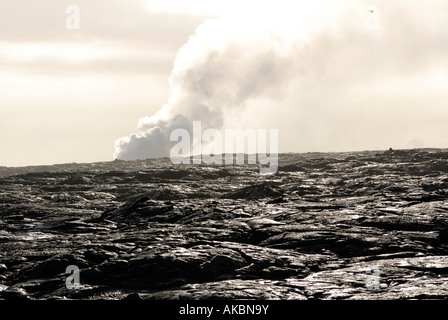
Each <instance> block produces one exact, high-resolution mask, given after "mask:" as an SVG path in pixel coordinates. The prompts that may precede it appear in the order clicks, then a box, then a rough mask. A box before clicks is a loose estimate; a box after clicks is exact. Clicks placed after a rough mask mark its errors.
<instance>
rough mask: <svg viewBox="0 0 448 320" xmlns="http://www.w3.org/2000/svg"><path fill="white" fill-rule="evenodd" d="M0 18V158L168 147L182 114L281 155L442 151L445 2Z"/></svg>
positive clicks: (82, 158)
mask: <svg viewBox="0 0 448 320" xmlns="http://www.w3.org/2000/svg"><path fill="white" fill-rule="evenodd" d="M70 5H74V6H76V7H77V8H79V29H78V28H75V29H73V30H71V29H70V28H68V27H67V19H70V16H71V14H70V13H67V11H66V10H67V7H68V6H70ZM24 8H26V10H25V9H24ZM0 26H1V28H0V67H1V68H2V73H0V137H1V139H0V148H1V150H2V152H1V153H0V166H7V167H19V166H39V165H52V164H65V163H94V162H103V161H113V160H114V157H118V158H121V159H132V158H137V157H150V156H157V155H158V154H166V152H167V150H168V146H167V144H166V139H167V137H168V136H169V133H170V132H171V131H172V130H173V129H174V128H176V127H179V126H180V127H188V125H189V123H190V122H191V121H194V120H201V121H202V122H203V123H204V126H206V127H210V128H216V129H218V130H224V129H225V128H241V129H247V128H255V129H271V128H274V129H278V130H279V153H306V152H356V151H376V150H387V149H389V148H393V149H414V148H442V149H443V148H447V147H448V143H447V142H446V138H447V137H448V124H447V121H446V120H447V119H448V108H447V107H446V106H445V102H446V101H448V99H447V98H448V72H447V71H448V61H447V60H446V55H447V53H448V38H447V37H446V35H445V33H446V32H445V30H447V27H448V3H447V2H446V1H442V0H431V1H427V2H424V3H423V2H417V1H404V0H398V1H394V2H393V3H391V2H390V1H389V2H388V1H385V0H375V1H363V0H362V1H356V0H343V1H338V3H337V4H335V3H332V2H331V1H325V0H321V1H316V2H313V3H309V2H306V1H288V0H277V1H271V0H265V1H253V0H246V1H244V2H241V1H240V2H238V1H234V0H230V1H226V3H222V2H219V1H215V0H206V1H204V0H190V1H188V2H185V1H181V0H128V1H124V0H113V1H106V0H98V1H94V2H92V1H87V0H75V1H68V0H62V1H60V0H43V1H40V2H31V3H30V2H29V1H26V0H18V1H14V2H4V3H1V4H0ZM155 128H156V129H157V130H155Z"/></svg>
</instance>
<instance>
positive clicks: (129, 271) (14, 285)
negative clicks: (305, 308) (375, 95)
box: [0, 149, 448, 299]
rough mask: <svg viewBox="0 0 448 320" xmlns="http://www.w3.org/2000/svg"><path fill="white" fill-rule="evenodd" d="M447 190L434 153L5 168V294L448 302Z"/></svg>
mask: <svg viewBox="0 0 448 320" xmlns="http://www.w3.org/2000/svg"><path fill="white" fill-rule="evenodd" d="M447 191H448V151H446V150H432V149H431V150H430V149H427V150H423V149H420V150H402V151H394V152H389V151H387V152H360V153H326V154H316V153H313V154H282V155H280V167H279V171H278V173H277V174H276V175H274V176H259V175H258V168H257V167H255V166H249V165H247V166H197V165H191V166H187V165H180V166H172V165H171V163H170V161H169V159H159V160H147V161H133V162H125V161H114V162H105V163H94V164H66V165H55V166H47V167H27V168H5V167H0V299H221V298H223V299H241V298H243V299H445V298H446V297H448V202H447V199H448V193H447ZM69 265H76V266H78V267H79V268H80V270H81V271H80V276H81V288H80V289H77V290H70V289H67V288H66V286H65V279H66V277H67V276H68V274H65V269H66V267H67V266H69ZM375 269H376V270H377V271H378V272H379V277H377V276H372V275H369V272H371V271H372V270H375ZM369 270H370V271H369ZM372 279H373V280H374V281H373V284H374V285H373V286H369V285H368V284H372Z"/></svg>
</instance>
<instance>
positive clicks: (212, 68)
mask: <svg viewBox="0 0 448 320" xmlns="http://www.w3.org/2000/svg"><path fill="white" fill-rule="evenodd" d="M240 2H241V1H240ZM310 2H311V1H304V2H302V1H300V2H299V1H285V0H279V1H275V4H271V3H272V1H266V2H263V1H256V2H251V1H249V2H248V3H252V4H253V5H254V6H253V7H250V8H249V9H248V10H239V8H238V7H235V8H233V9H235V10H227V11H225V13H224V14H223V15H222V16H221V17H219V18H217V19H210V20H207V21H205V22H204V23H203V24H202V25H200V26H199V27H198V28H197V30H196V32H195V34H194V35H192V36H191V37H190V39H189V40H188V42H187V43H186V44H185V45H184V46H183V47H182V48H181V50H180V51H179V53H178V55H177V57H176V59H175V61H174V68H173V71H172V73H171V76H170V79H169V84H170V89H171V96H170V98H169V101H168V103H167V104H166V105H164V106H163V107H162V108H161V109H160V110H159V111H158V112H157V113H156V114H155V115H153V116H151V117H145V118H142V119H140V120H139V123H138V128H137V130H138V132H137V133H134V134H132V135H131V136H128V137H123V138H120V139H118V140H117V141H116V143H115V147H116V148H115V154H114V156H115V158H117V159H123V160H134V159H145V158H153V157H165V156H169V152H170V149H171V147H172V145H173V144H174V142H173V143H172V142H170V134H171V132H172V131H173V130H174V129H177V128H185V129H187V130H191V125H192V121H194V120H200V121H202V128H203V130H205V129H207V128H217V129H219V128H222V127H223V125H224V124H225V121H226V118H227V117H228V116H229V115H230V114H231V115H235V114H238V113H240V112H243V109H244V108H245V107H246V105H247V104H248V103H249V102H253V101H256V100H257V99H258V100H260V99H264V100H271V101H275V102H279V103H278V104H279V107H280V105H287V106H288V108H291V105H293V107H296V108H302V109H306V108H312V107H313V105H314V104H315V101H318V102H319V103H317V107H316V108H315V111H308V114H314V115H315V116H318V110H319V109H321V110H322V108H331V107H332V106H333V107H336V106H338V105H340V104H342V103H343V101H344V99H345V98H344V97H343V95H344V94H346V95H350V94H355V93H356V92H358V93H357V94H358V95H359V96H362V95H363V94H365V93H363V92H362V91H363V90H365V88H367V87H368V88H371V89H372V91H369V94H372V93H374V92H375V90H381V85H379V83H380V81H379V79H389V80H390V79H392V80H393V79H395V81H398V80H396V79H397V78H396V77H395V78H394V77H393V76H396V75H397V73H398V74H399V75H400V76H401V75H406V74H420V73H424V72H426V70H427V69H428V68H429V67H430V58H431V57H429V56H427V54H426V53H425V51H424V50H423V49H421V48H420V49H419V45H420V44H419V42H421V41H425V42H426V45H431V43H428V42H429V41H431V39H427V38H425V37H428V35H430V34H431V32H432V29H431V28H432V27H431V25H425V22H426V21H425V19H426V18H427V17H428V15H431V14H432V13H433V10H437V9H435V7H434V6H432V7H431V10H427V9H426V12H430V13H429V14H427V15H424V14H422V16H419V15H418V14H417V15H416V14H415V13H416V12H415V10H416V9H415V6H414V9H413V12H412V13H409V12H407V11H406V6H407V5H408V4H407V3H408V2H407V1H394V4H393V5H389V4H388V2H387V1H376V3H375V5H372V4H371V3H369V2H363V1H337V3H333V1H318V2H314V1H313V3H314V4H313V5H312V6H311V5H310ZM436 2H437V5H438V6H439V7H440V8H439V9H442V7H443V8H445V6H446V5H444V4H443V2H439V1H436ZM298 3H300V4H299V5H298ZM316 3H317V4H316ZM389 3H390V2H389ZM424 6H425V4H423V3H422V5H421V6H420V7H421V8H418V10H419V12H417V13H422V12H425V7H424ZM417 7H418V6H417ZM377 8H378V9H377ZM372 9H374V10H378V12H372ZM441 11H442V10H441ZM445 12H446V10H445ZM371 14H375V15H376V16H375V17H372V16H371ZM369 15H370V16H369ZM436 18H437V21H439V18H440V17H436ZM372 19H377V20H372ZM398 20H399V23H398ZM416 25H418V26H422V27H421V29H419V30H416V27H415V26H416ZM410 35H411V36H412V37H411V38H412V40H408V39H409V36H410ZM432 40H434V41H436V40H437V39H432ZM445 45H446V43H445ZM432 58H434V57H432ZM392 80H390V81H392ZM383 84H384V82H383ZM369 90H370V89H369ZM301 94H302V96H301V97H300V98H297V95H301ZM325 96H326V97H325ZM324 98H325V99H324ZM335 99H339V101H334V100H335ZM353 100H356V99H353ZM285 101H286V102H285ZM295 102H297V104H298V105H297V106H294V103H295ZM323 103H326V104H328V106H324V107H322V104H323ZM339 107H340V106H339ZM280 112H281V110H280ZM306 113H307V112H304V114H305V115H306ZM315 113H316V114H315Z"/></svg>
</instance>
